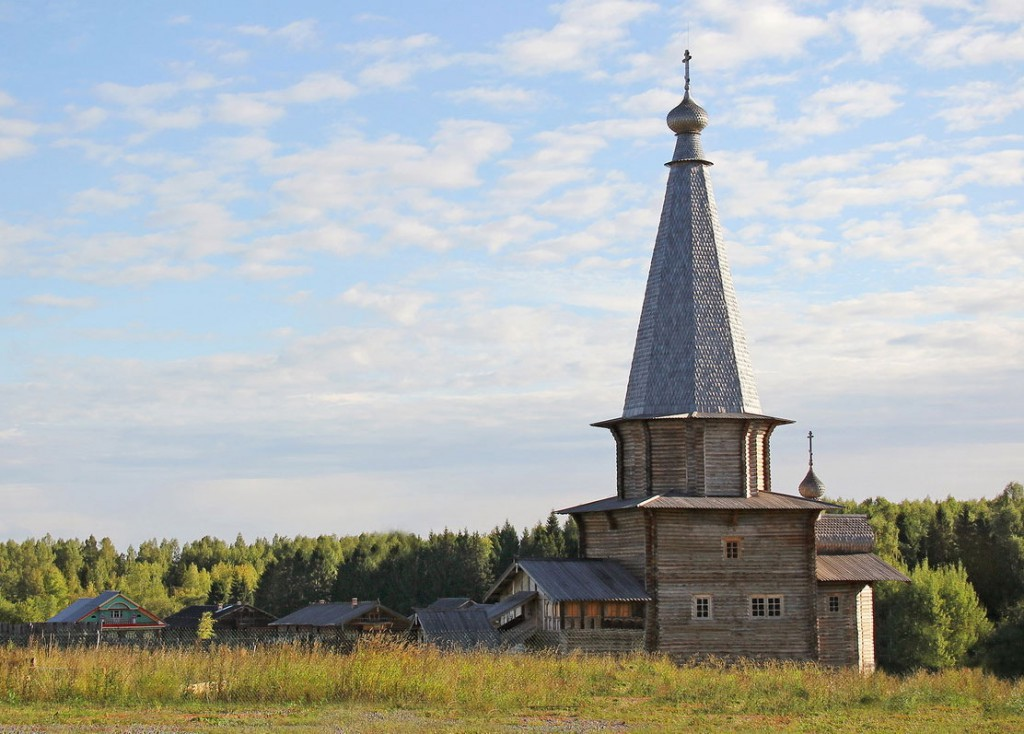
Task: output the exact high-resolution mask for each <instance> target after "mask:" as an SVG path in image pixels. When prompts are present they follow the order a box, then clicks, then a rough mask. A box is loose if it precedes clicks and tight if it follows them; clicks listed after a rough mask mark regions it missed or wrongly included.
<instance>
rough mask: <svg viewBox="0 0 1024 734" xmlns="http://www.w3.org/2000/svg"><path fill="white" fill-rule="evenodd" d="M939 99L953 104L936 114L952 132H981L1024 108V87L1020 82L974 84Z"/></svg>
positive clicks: (965, 85)
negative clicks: (1010, 85) (1011, 84)
mask: <svg viewBox="0 0 1024 734" xmlns="http://www.w3.org/2000/svg"><path fill="white" fill-rule="evenodd" d="M937 96H939V97H941V98H944V99H946V100H947V101H948V102H949V105H948V106H946V107H944V108H942V109H940V110H939V111H938V113H936V114H937V116H938V117H939V118H941V119H943V120H945V121H946V127H947V129H949V130H977V129H978V128H980V127H984V126H985V125H990V124H992V123H997V122H1002V121H1003V120H1005V119H1006V118H1007V117H1009V116H1010V115H1011V114H1013V113H1014V112H1017V111H1018V110H1021V109H1024V85H1022V84H1021V83H1020V82H1019V81H1018V82H1017V83H1016V84H1015V85H1014V86H1013V87H1006V86H1003V85H1001V84H997V83H995V82H989V81H974V82H970V83H968V84H962V85H958V86H956V87H953V88H950V89H948V90H945V91H943V92H940V93H939V94H938V95H937Z"/></svg>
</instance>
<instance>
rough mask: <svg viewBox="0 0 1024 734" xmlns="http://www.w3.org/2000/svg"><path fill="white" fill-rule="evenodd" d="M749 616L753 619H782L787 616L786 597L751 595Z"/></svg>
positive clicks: (779, 595) (780, 595)
mask: <svg viewBox="0 0 1024 734" xmlns="http://www.w3.org/2000/svg"><path fill="white" fill-rule="evenodd" d="M747 614H748V616H750V617H751V618H752V619H781V618H782V617H784V616H786V603H785V597H784V596H783V595H782V594H751V595H750V604H749V605H748V606H747Z"/></svg>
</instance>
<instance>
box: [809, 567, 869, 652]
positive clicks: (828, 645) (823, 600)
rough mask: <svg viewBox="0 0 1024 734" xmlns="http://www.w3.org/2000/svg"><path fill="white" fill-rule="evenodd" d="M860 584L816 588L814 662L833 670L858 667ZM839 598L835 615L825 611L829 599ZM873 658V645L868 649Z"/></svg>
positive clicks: (831, 584)
mask: <svg viewBox="0 0 1024 734" xmlns="http://www.w3.org/2000/svg"><path fill="white" fill-rule="evenodd" d="M865 588H867V590H868V592H869V593H870V591H871V589H870V587H867V586H865V585H864V584H863V583H823V584H818V602H817V606H818V662H820V663H821V664H822V665H829V666H833V667H858V668H860V667H861V660H862V654H861V650H862V648H863V642H862V635H861V629H860V623H861V618H862V616H863V611H862V609H861V607H862V601H861V592H862V591H863V590H864V589H865ZM830 597H838V598H839V611H838V612H832V611H830V610H829V598H830ZM871 657H872V659H873V658H874V645H873V644H872V645H871Z"/></svg>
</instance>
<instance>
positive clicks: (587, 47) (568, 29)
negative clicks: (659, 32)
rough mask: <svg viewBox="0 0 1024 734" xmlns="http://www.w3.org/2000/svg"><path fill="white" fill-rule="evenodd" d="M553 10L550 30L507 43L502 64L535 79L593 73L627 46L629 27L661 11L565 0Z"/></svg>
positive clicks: (624, 0)
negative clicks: (600, 61)
mask: <svg viewBox="0 0 1024 734" xmlns="http://www.w3.org/2000/svg"><path fill="white" fill-rule="evenodd" d="M554 7H555V8H557V11H558V16H559V20H558V23H557V24H556V25H555V26H554V27H553V28H551V29H550V30H528V31H517V32H513V33H510V34H508V35H507V36H506V37H505V39H504V40H503V42H502V44H501V47H500V52H501V56H502V57H503V60H502V62H501V63H502V64H508V65H511V67H512V68H514V69H515V70H517V71H521V72H531V73H546V72H551V71H561V72H564V71H581V70H582V71H588V70H589V71H594V70H596V69H597V63H596V59H598V58H601V57H603V56H605V55H607V54H610V53H613V52H615V51H616V50H617V49H618V48H620V47H621V46H622V45H624V44H626V43H627V42H628V40H629V36H628V32H627V26H629V24H630V23H632V22H634V21H635V20H637V19H639V18H640V17H642V16H644V15H646V14H648V13H652V12H654V11H656V10H657V8H658V6H657V5H656V4H655V3H652V2H642V1H636V0H567V1H566V2H563V3H562V4H561V5H557V6H554Z"/></svg>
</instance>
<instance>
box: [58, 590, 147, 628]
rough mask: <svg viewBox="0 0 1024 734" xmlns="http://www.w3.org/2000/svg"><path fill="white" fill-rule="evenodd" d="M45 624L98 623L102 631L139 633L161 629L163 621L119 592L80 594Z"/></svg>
mask: <svg viewBox="0 0 1024 734" xmlns="http://www.w3.org/2000/svg"><path fill="white" fill-rule="evenodd" d="M44 624H48V625H68V624H99V625H100V627H101V628H102V629H103V630H104V632H113V631H122V632H130V633H138V632H141V631H146V630H160V629H163V628H164V626H165V625H164V623H163V621H162V620H161V619H160V618H159V617H157V616H156V615H155V614H153V613H152V612H149V611H147V610H145V609H143V608H142V607H141V606H139V605H138V604H136V603H135V602H134V601H132V600H131V599H129V598H128V597H127V596H125V595H124V594H122V593H121V592H120V591H104V592H103V593H102V594H99V595H98V596H90V597H82V598H81V599H78V600H77V601H74V602H72V603H71V604H69V605H68V606H66V607H64V609H62V610H60V611H59V612H57V613H56V614H55V615H53V616H52V617H50V618H49V619H47V620H46V622H45V623H44Z"/></svg>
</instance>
